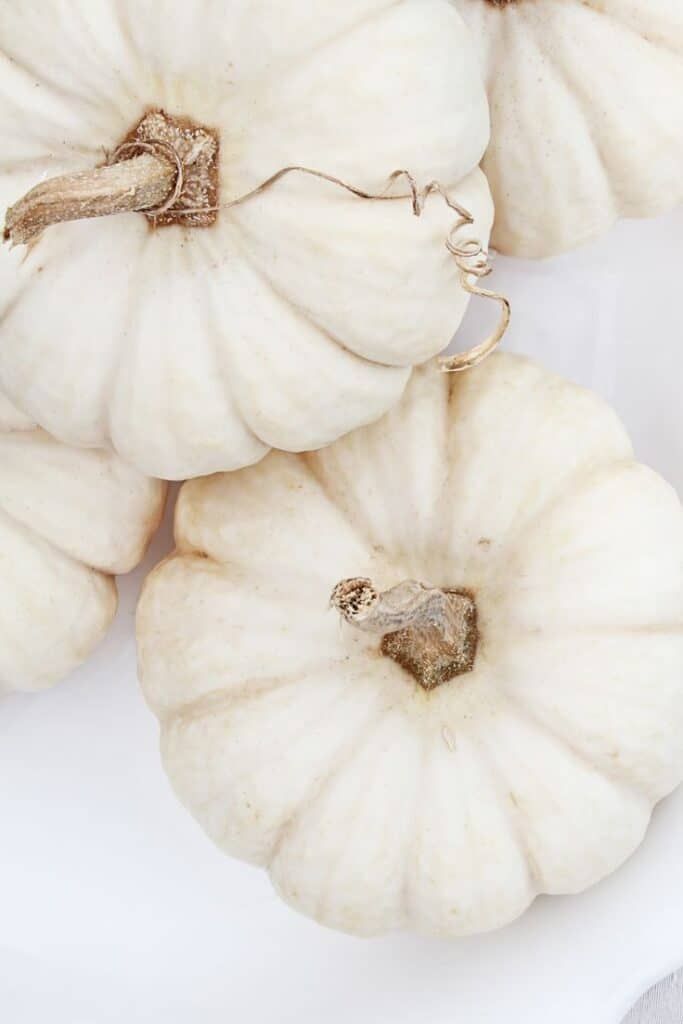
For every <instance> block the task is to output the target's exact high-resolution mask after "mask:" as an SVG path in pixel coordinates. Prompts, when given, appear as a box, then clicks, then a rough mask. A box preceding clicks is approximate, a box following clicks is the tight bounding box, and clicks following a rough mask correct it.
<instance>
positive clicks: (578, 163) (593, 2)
mask: <svg viewBox="0 0 683 1024" xmlns="http://www.w3.org/2000/svg"><path fill="white" fill-rule="evenodd" d="M453 2H454V3H455V5H456V7H457V8H458V10H459V11H460V12H461V13H462V15H463V16H464V17H465V19H466V21H467V22H468V24H469V26H470V29H471V32H472V36H473V41H474V44H475V45H476V46H477V48H478V49H479V52H480V56H481V60H482V63H483V68H484V72H485V77H486V81H487V86H488V95H489V103H490V107H491V144H490V146H489V149H488V151H487V153H486V157H485V158H484V162H483V168H484V170H485V171H486V174H487V176H488V179H489V183H490V185H491V190H492V192H493V197H494V201H495V204H496V222H495V226H494V232H493V244H494V245H495V246H496V248H498V249H500V250H501V251H502V252H506V253H511V254H513V255H517V256H528V257H540V256H552V255H554V254H555V253H558V252H561V251H563V250H564V249H569V248H572V247H573V246H577V245H580V244H581V243H583V242H586V241H589V240H590V239H592V238H595V237H596V236H597V235H599V234H601V233H602V232H604V231H606V230H607V229H608V228H609V227H610V225H611V224H612V223H613V222H614V221H615V220H616V219H617V218H618V217H650V216H654V215H655V214H658V213H662V212H664V211H666V210H670V209H672V208H673V207H674V206H676V205H677V204H679V203H681V202H682V201H683V4H681V2H680V0H453Z"/></svg>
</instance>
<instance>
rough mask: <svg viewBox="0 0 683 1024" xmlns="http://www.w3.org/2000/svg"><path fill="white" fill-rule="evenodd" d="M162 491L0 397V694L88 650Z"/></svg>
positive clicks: (27, 685)
mask: <svg viewBox="0 0 683 1024" xmlns="http://www.w3.org/2000/svg"><path fill="white" fill-rule="evenodd" d="M164 495H165V487H164V485H163V484H161V483H159V482H157V481H154V480H149V479H147V478H145V477H143V476H141V475H140V473H138V472H137V471H136V470H131V469H129V468H128V467H126V466H124V465H123V463H122V462H121V460H120V459H119V458H118V457H117V456H115V455H113V454H111V453H110V452H104V451H95V450H85V451H84V450H78V449H75V448H71V447H69V446H68V445H64V444H61V443H60V442H58V441H55V440H53V439H52V438H51V437H49V436H48V435H47V434H45V433H44V432H43V431H42V430H36V429H32V427H31V424H30V422H29V421H28V420H27V419H26V417H24V416H22V415H21V414H20V413H19V412H18V411H17V410H16V409H14V408H13V407H12V406H11V405H10V403H9V402H8V401H7V400H6V399H5V398H4V397H3V396H2V395H0V569H1V571H0V693H3V692H7V691H16V690H21V691H31V690H42V689H45V688H46V687H48V686H51V685H52V684H53V683H56V682H57V681H58V680H60V679H61V678H63V677H64V676H65V675H66V674H67V673H68V672H70V671H71V669H73V668H75V667H76V666H77V665H79V664H80V663H81V662H82V661H84V660H85V659H86V658H87V657H88V655H89V654H90V652H91V651H92V649H93V648H94V647H95V645H96V644H97V643H99V641H100V640H101V639H102V637H103V636H104V634H105V632H106V630H107V628H108V626H109V625H110V623H111V620H112V619H113V617H114V613H115V612H116V585H115V583H114V579H113V575H114V574H117V573H124V572H128V571H129V570H130V569H132V568H133V567H134V566H135V565H136V564H137V563H138V561H139V560H140V558H141V557H142V554H143V552H144V550H145V548H146V547H147V544H148V542H149V539H150V537H151V535H152V533H153V531H154V530H155V528H156V526H157V524H158V522H159V519H160V517H161V512H162V508H163V502H164Z"/></svg>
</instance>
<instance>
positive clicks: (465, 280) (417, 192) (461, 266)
mask: <svg viewBox="0 0 683 1024" xmlns="http://www.w3.org/2000/svg"><path fill="white" fill-rule="evenodd" d="M289 174H304V175H308V176H309V177H311V178H319V179H320V180H322V181H327V182H329V183H330V184H332V185H337V186H338V187H339V188H342V189H344V190H345V191H346V192H350V193H351V194H352V195H354V196H357V197H358V198H359V199H367V200H371V201H372V202H385V201H392V202H393V201H396V200H397V199H410V200H411V202H412V209H413V214H414V215H415V216H416V217H421V216H422V214H423V212H424V208H425V205H426V203H427V200H428V199H429V197H430V196H431V195H438V196H440V197H441V198H442V199H443V201H444V202H445V203H446V206H448V208H449V209H450V210H453V212H454V213H456V214H457V215H458V219H457V221H456V223H455V224H454V225H453V227H452V228H451V230H450V231H449V233H448V236H447V237H446V242H445V245H446V249H447V250H448V252H449V253H450V254H451V256H452V257H453V258H454V260H455V263H456V266H457V268H458V271H459V274H460V284H461V286H462V288H463V289H464V290H465V291H466V292H468V293H469V294H470V295H476V296H479V297H480V298H484V299H489V300H492V301H494V302H497V303H498V304H499V305H500V307H501V316H500V319H499V322H498V324H497V326H496V329H495V330H494V331H493V333H492V334H490V335H489V337H488V338H486V339H485V340H484V341H482V342H481V343H480V344H479V345H475V346H474V347H473V348H471V349H468V351H466V352H462V353H458V354H456V355H453V356H446V357H444V358H442V359H440V360H439V366H440V367H441V369H442V370H443V371H444V372H446V373H459V372H461V371H462V370H469V369H471V368H472V367H473V366H477V365H478V364H479V363H481V362H483V361H484V359H486V358H487V357H488V356H490V355H491V354H492V352H494V351H495V350H496V349H497V348H498V346H499V345H500V343H501V341H502V339H503V337H504V335H505V332H506V331H507V329H508V326H509V324H510V314H511V311H510V303H509V301H508V299H507V298H506V297H505V296H504V295H499V294H498V293H497V292H493V291H489V290H488V289H486V288H480V287H479V285H478V284H477V281H479V280H481V278H484V277H488V275H489V274H490V273H491V271H492V269H493V268H492V267H491V264H490V263H489V260H488V254H487V253H486V251H485V250H484V249H483V247H482V245H481V242H480V241H479V240H478V239H476V238H467V239H465V240H463V241H460V242H459V241H458V240H457V235H458V233H459V232H460V231H462V229H463V228H465V227H470V226H472V225H473V224H474V217H473V216H472V214H471V213H470V212H469V210H466V209H465V207H464V206H461V205H460V204H459V203H457V202H456V201H455V200H454V199H452V198H451V196H449V195H448V192H447V191H446V190H445V188H444V187H443V185H441V183H440V182H438V181H430V183H429V184H428V185H427V186H425V188H422V189H421V188H420V187H419V186H418V184H417V182H416V180H415V178H414V177H413V175H412V174H411V173H410V172H409V171H405V170H400V171H394V172H393V174H392V175H390V177H389V179H388V181H387V184H386V187H385V189H384V191H382V192H377V193H375V192H366V191H365V190H364V189H362V188H358V187H356V186H355V185H350V184H349V183H348V182H346V181H342V179H341V178H337V177H335V176H334V175H333V174H325V172H324V171H316V170H313V169H312V168H310V167H300V166H298V165H295V164H294V165H292V166H290V167H283V168H281V169H280V170H279V171H276V172H275V174H272V175H271V176H270V177H269V178H266V180H265V181H262V182H261V184H260V185H257V186H256V187H255V188H253V189H251V190H250V191H249V192H245V193H244V195H241V196H238V197H237V198H236V199H232V200H230V201H229V202H227V203H222V204H221V205H220V206H216V207H210V208H209V209H204V210H203V211H198V210H193V209H187V210H184V212H185V213H187V214H192V213H197V212H204V213H218V212H220V210H230V209H232V208H233V207H235V206H241V205H242V204H243V203H246V202H248V201H249V200H250V199H254V198H255V197H256V196H259V195H261V193H263V192H265V191H267V190H268V189H270V188H272V187H273V185H276V184H277V182H278V181H280V180H281V179H282V178H284V177H286V176H287V175H289ZM402 179H403V180H405V181H406V182H407V184H408V188H409V192H406V193H402V194H398V195H397V194H392V195H390V194H389V190H390V189H391V187H392V185H393V184H394V183H395V182H396V181H399V180H402ZM180 190H181V191H182V182H181V189H180Z"/></svg>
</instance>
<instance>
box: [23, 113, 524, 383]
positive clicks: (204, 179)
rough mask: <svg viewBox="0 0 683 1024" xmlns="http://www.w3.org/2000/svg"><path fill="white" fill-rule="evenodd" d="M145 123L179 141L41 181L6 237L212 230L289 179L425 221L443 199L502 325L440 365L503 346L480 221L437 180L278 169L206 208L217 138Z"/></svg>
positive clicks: (131, 150) (160, 121)
mask: <svg viewBox="0 0 683 1024" xmlns="http://www.w3.org/2000/svg"><path fill="white" fill-rule="evenodd" d="M144 125H147V128H148V129H149V130H150V131H155V132H160V131H161V130H162V129H163V130H164V131H166V132H167V133H168V136H169V138H170V139H171V140H172V141H167V140H165V139H162V138H154V137H149V138H134V139H130V140H128V141H126V142H124V143H123V144H122V145H120V146H119V147H118V148H117V149H116V150H115V151H114V152H113V153H112V154H111V155H109V156H108V158H107V160H106V163H105V164H104V166H102V167H99V168H95V169H94V170H93V171H89V172H88V171H86V172H79V173H77V174H73V175H63V176H61V177H58V178H53V179H51V180H48V181H45V182H41V183H40V184H39V185H37V186H36V187H35V188H33V189H31V191H30V192H28V193H27V194H26V195H25V196H24V197H23V199H21V200H19V202H18V203H16V204H15V205H14V206H13V207H10V209H9V210H8V211H7V217H6V220H5V229H4V239H5V240H6V241H9V242H10V243H11V244H12V245H30V244H31V243H32V242H34V241H35V240H36V239H37V238H38V237H39V236H40V234H41V233H42V232H43V231H44V230H45V229H46V228H48V227H50V226H51V225H53V224H58V223H62V222H64V221H71V220H82V219H84V218H88V217H103V216H111V215H114V214H119V213H133V212H137V213H143V214H144V215H145V216H146V217H147V218H148V219H149V221H150V222H151V223H152V224H155V225H158V226H162V225H164V224H168V223H175V224H181V225H182V224H187V226H208V224H210V223H211V221H210V220H209V221H207V219H206V218H207V217H210V216H211V215H212V214H218V213H219V212H220V211H221V210H230V209H233V208H234V207H236V206H241V205H242V204H243V203H246V202H248V201H249V200H251V199H254V198H255V197H256V196H259V195H261V194H262V193H263V192H265V191H266V190H268V189H270V188H272V187H273V186H275V185H276V184H277V183H278V182H279V181H281V180H282V179H283V178H284V177H286V176H287V175H290V174H301V175H307V176H308V177H310V178H317V179H319V180H321V181H326V182H329V183H330V184H331V185H335V186H337V187H339V188H341V189H344V190H345V191H346V192H350V193H351V194H352V195H354V196H357V197H358V198H359V199H363V200H369V201H372V202H394V201H396V200H401V199H403V200H405V199H410V200H411V203H412V210H413V214H414V215H415V216H416V217H420V216H422V214H423V212H424V209H425V205H426V203H427V200H428V199H429V197H430V196H431V195H433V194H434V195H438V196H440V197H441V199H442V200H443V201H444V202H445V203H446V205H447V206H448V208H449V209H450V210H452V211H453V213H455V214H456V215H457V220H456V222H455V224H454V225H453V227H452V228H451V230H450V231H449V233H448V235H447V237H446V241H445V245H446V249H447V250H448V252H449V253H450V254H451V256H452V257H453V259H454V260H455V263H456V266H457V268H458V272H459V276H460V284H461V286H462V288H463V289H464V291H466V292H468V293H469V294H470V295H477V296H479V297H481V298H484V299H490V300H493V301H494V302H497V303H498V304H499V305H500V307H501V316H500V319H499V322H498V325H497V326H496V329H495V330H494V332H493V333H492V334H491V335H490V336H489V337H488V338H486V339H485V340H484V341H483V342H481V344H479V345H476V346H475V347H473V348H471V349H469V351H467V352H463V353H459V354H457V355H454V356H449V357H446V358H443V359H441V360H440V366H441V368H442V369H443V370H445V371H448V372H458V371H460V370H467V369H469V368H470V367H473V366H476V365H477V364H478V363H481V362H482V361H483V360H484V359H486V358H487V356H489V355H490V354H491V353H492V352H493V351H494V350H495V349H496V348H497V347H498V345H499V344H500V341H501V340H502V338H503V336H504V334H505V332H506V331H507V328H508V325H509V323H510V304H509V302H508V300H507V299H506V298H505V297H504V296H503V295H499V294H497V293H496V292H493V291H488V290H487V289H485V288H482V287H480V285H479V281H481V279H482V278H484V277H487V276H488V275H489V274H490V273H491V269H492V268H491V265H490V264H489V261H488V254H487V253H486V251H485V250H484V249H483V247H482V245H481V242H480V241H479V240H478V239H476V238H472V237H466V236H465V237H464V238H462V237H461V233H462V232H463V230H464V229H466V228H469V227H472V226H473V224H474V218H473V216H472V214H471V213H470V212H469V210H466V209H465V207H463V206H461V205H460V204H459V203H457V202H456V201H455V200H454V199H452V198H451V197H450V196H449V194H448V192H447V191H446V189H445V188H444V187H443V186H442V185H441V184H440V183H439V182H438V181H431V182H430V183H429V184H428V185H427V186H426V187H425V188H420V187H419V186H418V184H417V182H416V180H415V178H414V177H413V175H412V174H410V172H409V171H406V170H399V171H394V173H393V174H392V175H391V176H390V177H389V179H388V181H387V184H386V186H385V188H384V190H383V191H382V192H378V193H374V192H368V191H366V190H365V189H362V188H358V187H356V186H354V185H350V184H348V182H345V181H342V179H341V178H337V177H335V176H334V175H332V174H326V173H324V172H323V171H317V170H313V169H312V168H310V167H301V166H298V165H292V166H289V167H283V168H282V169H281V170H279V171H276V173H275V174H272V175H271V176H270V177H269V178H266V180H265V181H263V182H261V184H260V185H257V186H256V187H255V188H253V189H251V190H250V191H249V192H245V193H244V195H241V196H238V197H237V198H236V199H232V200H230V201H228V202H226V203H221V204H220V205H215V206H214V205H211V199H209V200H208V202H205V203H204V205H202V206H197V205H196V203H197V202H198V199H199V197H200V196H202V197H203V198H204V199H206V198H207V197H208V196H209V195H210V188H209V185H210V182H211V173H212V168H213V173H215V166H214V165H215V160H216V153H217V143H216V140H215V139H214V138H213V136H212V135H211V134H210V133H208V132H207V131H205V130H201V129H198V128H196V127H195V128H190V127H188V126H184V125H182V124H180V123H178V124H176V123H175V122H174V121H173V119H171V118H169V117H168V115H166V114H164V113H163V112H161V111H157V112H156V113H154V112H153V113H150V114H149V115H147V116H146V117H145V118H144V119H143V121H142V122H141V123H140V125H139V126H138V131H140V130H141V129H142V127H143V126H144ZM176 142H177V145H176ZM182 146H185V147H187V146H189V147H190V150H189V157H188V155H187V154H185V155H183V154H184V150H183V149H182V148H177V147H182ZM212 161H213V163H212ZM197 168H199V170H198V169H197ZM193 175H194V176H195V178H194V179H193ZM195 179H196V180H195ZM397 181H405V182H406V183H407V186H408V191H407V192H404V193H396V192H392V187H393V186H394V185H395V183H396V182H397ZM195 197H196V198H195ZM188 200H189V202H188ZM192 203H194V205H191V204H192ZM192 217H194V218H195V222H194V225H192V224H188V222H187V220H186V218H192Z"/></svg>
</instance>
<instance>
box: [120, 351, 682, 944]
mask: <svg viewBox="0 0 683 1024" xmlns="http://www.w3.org/2000/svg"><path fill="white" fill-rule="evenodd" d="M176 540H177V548H178V550H177V553H176V554H175V556H174V557H173V558H171V559H170V560H169V561H167V562H166V563H165V564H164V565H162V566H161V567H160V568H159V569H158V570H156V572H155V573H154V574H153V575H152V577H151V578H150V580H149V581H148V582H147V584H146V587H145V590H144V593H143V597H142V601H141V604H140V608H139V613H138V637H139V644H140V669H141V679H142V685H143V689H144V692H145V695H146V697H147V700H148V701H149V704H150V706H151V707H152V709H153V710H154V712H155V713H156V714H157V715H158V717H159V720H160V722H161V730H162V748H163V757H164V762H165V765H166V769H167V771H168V773H169V776H170V778H171V781H172V783H173V785H174V787H175V789H176V792H177V793H178V795H179V797H180V799H181V800H182V801H183V802H184V803H185V805H186V806H187V807H188V809H189V810H190V811H191V812H192V813H193V814H194V815H195V817H196V818H197V819H198V821H199V822H200V823H201V825H202V826H203V827H204V829H205V830H206V831H207V832H208V834H209V835H210V836H211V837H212V838H213V839H214V840H215V841H216V843H218V844H219V846H220V847H221V848H222V849H224V850H225V851H226V852H228V853H231V854H234V855H235V856H237V857H241V858H244V859H245V860H248V861H251V862H253V863H254V864H259V865H263V866H264V867H267V868H268V869H269V871H270V873H271V876H272V879H273V881H274V883H275V885H276V887H277V889H278V890H279V892H280V893H281V894H282V896H283V897H284V898H285V899H286V900H288V901H289V902H290V903H291V904H292V905H293V906H294V907H296V908H298V909H299V910H301V911H303V912H304V913H306V914H310V915H311V916H313V917H315V918H316V919H317V920H319V921H321V922H323V923H325V924H327V925H331V926H333V927H336V928H341V929H344V930H348V931H350V932H357V933H360V934H372V933H377V932H382V931H385V930H387V929H394V928H415V929H420V930H424V931H427V932H436V933H442V934H447V935H462V934H466V933H471V932H477V931H480V930H485V929H491V928H495V927H497V926H499V925H503V924H505V923H506V922H508V921H510V920H511V919H512V918H514V917H515V916H516V915H518V914H519V913H521V911H523V910H524V908H525V907H527V906H528V904H529V903H530V902H531V901H532V900H533V898H534V897H535V896H536V894H537V893H540V892H546V893H572V892H576V891H578V890H580V889H583V888H584V887H586V886H589V885H591V884H592V883H594V882H596V881H597V880H598V879H600V878H602V877H603V876H604V875H606V874H607V873H608V872H610V871H612V870H614V869H615V868H616V867H617V866H618V865H619V864H620V863H621V862H622V861H623V860H624V859H625V858H626V857H628V856H629V854H630V853H631V852H632V851H633V850H634V849H635V847H636V846H637V845H638V843H639V842H640V841H641V839H642V837H643V834H644V832H645V829H646V827H647V823H648V820H649V817H650V812H651V809H652V806H653V805H654V804H655V803H656V802H657V801H658V800H659V799H660V798H661V797H663V796H664V795H665V794H666V793H668V792H669V791H670V790H671V789H672V788H673V787H674V786H676V784H677V783H678V782H679V781H680V780H681V777H682V776H683V744H682V743H681V735H682V734H683V511H682V509H681V505H680V502H679V500H678V498H677V496H676V494H675V493H674V491H673V490H672V488H671V487H669V486H668V484H666V483H664V481H663V480H661V479H660V478H659V477H657V476H656V475H655V474H654V473H653V472H652V471H651V470H649V469H647V468H646V467H644V466H642V465H639V464H638V463H637V462H636V461H634V458H633V452H632V448H631V446H630V444H629V441H628V439H627V437H626V434H625V433H624V430H623V428H622V427H621V425H620V424H619V422H618V420H617V418H616V417H615V415H614V414H613V412H612V411H611V410H610V409H609V408H608V407H607V406H605V405H604V404H603V403H602V402H601V401H599V400H598V399H597V398H596V397H594V396H593V395H592V394H590V393H588V392H585V391H583V390H581V389H579V388H577V387H576V386H574V385H572V384H570V383H567V382H566V381H563V380H562V379H560V378H557V377H555V376H553V375H551V374H549V373H547V372H545V371H544V370H542V369H540V368H539V367H537V366H535V365H533V364H532V363H529V362H527V361H525V360H522V359H519V358H516V357H512V356H502V355H501V356H498V357H494V358H493V359H491V360H490V361H489V362H487V363H486V364H484V365H482V366H481V367H479V368H477V369H476V370H473V371H471V372H470V373H468V374H465V375H464V376H460V377H458V378H450V379H447V378H445V377H444V376H443V375H440V374H439V373H438V372H437V371H436V368H435V367H434V366H428V367H427V368H425V369H423V370H420V371H418V372H416V373H415V374H414V376H413V380H412V382H411V384H410V385H409V388H408V390H407V392H406V395H405V396H404V398H403V400H402V402H401V404H400V405H399V406H398V407H397V408H396V409H395V411H393V412H392V413H391V414H389V415H388V416H387V417H386V418H384V419H383V420H381V421H380V422H379V423H377V424H375V425H373V426H371V427H367V428H364V429H362V430H359V431H357V432H355V433H354V434H352V435H350V436H349V437H347V438H345V439H343V440H341V441H339V442H337V443H336V444H334V445H332V446H331V447H330V448H328V449H326V450H324V451H321V452H319V453H316V454H310V455H301V456H294V455H288V454H283V453H272V454H271V455H270V456H269V457H268V458H267V459H265V460H264V461H263V462H262V463H261V464H260V465H259V466H256V467H252V468H250V469H245V470H243V471H241V472H239V473H235V474H228V475H221V476H215V477H213V478H211V479H207V480H201V481H195V482H192V483H190V484H187V485H186V486H185V487H184V489H183V491H182V493H181V497H180V503H179V506H178V511H177V518H176ZM359 577H360V579H359ZM354 578H355V579H354ZM350 579H351V582H349V580H350ZM369 580H372V581H374V585H375V588H376V589H373V586H372V585H371V584H370V582H369ZM407 580H413V581H416V583H414V584H412V585H410V586H405V585H402V584H403V583H404V581H407ZM339 581H346V582H344V583H343V584H342V586H341V587H338V588H337V589H336V590H335V594H334V603H335V604H336V605H337V607H338V608H339V609H340V610H341V611H342V612H343V613H344V615H345V617H346V618H348V619H349V620H350V621H351V622H353V623H355V625H357V626H359V627H360V628H359V629H355V628H354V627H353V626H352V625H348V624H346V623H344V624H342V623H340V620H339V615H338V614H337V613H336V612H335V611H334V610H333V609H330V607H329V598H330V592H331V591H332V589H333V587H334V586H335V585H336V584H337V583H338V582H339ZM417 584H421V585H422V586H417ZM396 587H398V589H394V588H396ZM428 588H434V589H428ZM387 590H388V591H390V593H388V594H386V593H385V594H384V596H383V597H379V596H378V592H379V591H387ZM453 590H456V591H461V592H462V593H448V592H449V591H453ZM418 624H420V625H419V626H418ZM371 628H372V629H373V630H374V631H376V632H377V633H378V634H382V635H383V638H380V636H379V635H377V636H373V635H372V633H371V632H367V630H369V629H371ZM402 666H406V667H402Z"/></svg>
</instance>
